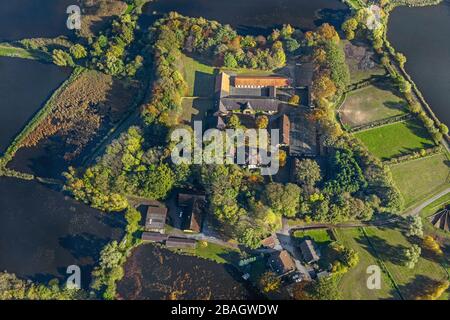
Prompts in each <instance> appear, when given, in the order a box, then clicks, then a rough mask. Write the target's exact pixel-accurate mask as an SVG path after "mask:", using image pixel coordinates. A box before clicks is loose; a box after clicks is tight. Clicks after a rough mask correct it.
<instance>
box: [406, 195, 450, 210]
mask: <svg viewBox="0 0 450 320" xmlns="http://www.w3.org/2000/svg"><path fill="white" fill-rule="evenodd" d="M449 192H450V188H447V189H445V190H444V191H442V192H440V193H438V194H437V195H435V196H434V197H431V198H430V199H428V200H427V201H425V202H422V203H421V204H420V205H418V206H417V207H415V208H413V209H411V210H408V211H407V212H406V213H405V214H404V216H415V215H418V214H419V213H420V211H422V210H423V209H424V208H425V207H426V206H428V205H429V204H431V203H433V202H434V201H436V200H437V199H439V198H441V197H443V196H445V195H446V194H447V193H449Z"/></svg>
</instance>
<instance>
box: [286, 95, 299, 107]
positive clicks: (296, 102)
mask: <svg viewBox="0 0 450 320" xmlns="http://www.w3.org/2000/svg"><path fill="white" fill-rule="evenodd" d="M288 102H289V103H290V104H294V105H296V106H298V105H299V104H300V97H299V96H298V95H296V94H294V95H293V96H292V97H290V98H289V101H288Z"/></svg>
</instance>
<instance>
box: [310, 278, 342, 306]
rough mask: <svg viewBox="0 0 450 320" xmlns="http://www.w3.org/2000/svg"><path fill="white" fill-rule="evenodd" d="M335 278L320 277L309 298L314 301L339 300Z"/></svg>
mask: <svg viewBox="0 0 450 320" xmlns="http://www.w3.org/2000/svg"><path fill="white" fill-rule="evenodd" d="M338 283H339V281H338V279H337V277H336V276H333V275H331V276H328V277H322V278H320V279H319V280H317V281H316V283H315V284H314V286H313V289H312V293H311V296H312V298H313V299H314V300H340V298H341V293H340V290H339V288H338Z"/></svg>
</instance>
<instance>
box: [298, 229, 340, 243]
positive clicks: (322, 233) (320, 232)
mask: <svg viewBox="0 0 450 320" xmlns="http://www.w3.org/2000/svg"><path fill="white" fill-rule="evenodd" d="M293 236H294V237H296V238H305V237H309V238H311V239H312V240H314V242H315V243H317V244H318V245H324V244H328V243H330V242H331V241H332V240H331V237H330V234H329V231H328V230H327V229H315V230H304V231H303V230H302V231H295V232H294V234H293Z"/></svg>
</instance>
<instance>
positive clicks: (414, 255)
mask: <svg viewBox="0 0 450 320" xmlns="http://www.w3.org/2000/svg"><path fill="white" fill-rule="evenodd" d="M421 253H422V249H421V248H420V247H419V246H418V245H417V244H413V245H412V246H411V247H410V248H406V249H405V250H404V257H405V266H406V267H408V268H409V269H413V268H414V266H415V265H416V263H417V262H418V261H419V258H420V254H421Z"/></svg>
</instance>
